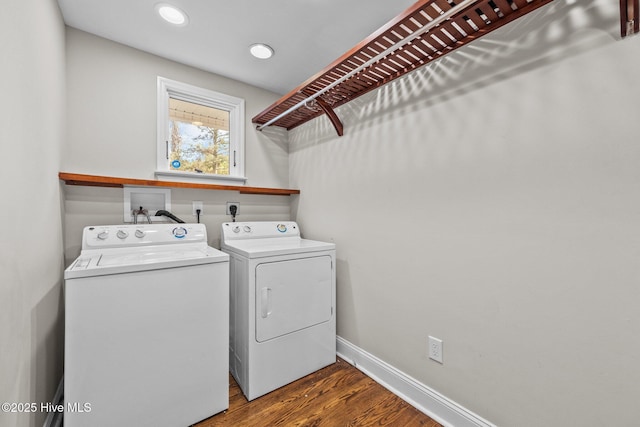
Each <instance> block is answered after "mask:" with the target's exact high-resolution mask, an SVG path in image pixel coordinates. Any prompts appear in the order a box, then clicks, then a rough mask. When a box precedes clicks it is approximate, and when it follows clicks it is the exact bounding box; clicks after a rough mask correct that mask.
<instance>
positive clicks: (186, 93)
mask: <svg viewBox="0 0 640 427" xmlns="http://www.w3.org/2000/svg"><path fill="white" fill-rule="evenodd" d="M157 86H158V119H157V125H158V129H157V139H158V142H157V159H156V163H157V166H156V168H157V169H156V173H155V174H156V176H157V177H161V178H162V179H170V180H179V181H191V182H203V181H208V182H211V183H215V181H218V182H222V183H228V182H229V181H234V182H235V183H242V184H244V183H245V181H246V180H247V178H246V177H245V176H244V149H245V139H244V122H245V116H244V99H242V98H236V97H235V96H230V95H225V94H224V93H219V92H215V91H213V90H209V89H203V88H200V87H197V86H193V85H190V84H187V83H182V82H178V81H175V80H170V79H167V78H164V77H158V85H157ZM170 97H171V98H174V99H180V100H182V101H188V102H193V103H197V104H201V105H205V106H207V107H213V108H217V109H219V110H225V111H228V112H229V135H230V138H229V175H214V174H202V173H196V172H180V171H175V170H171V169H170V168H169V161H168V152H169V139H170V138H171V136H170V135H169V98H170Z"/></svg>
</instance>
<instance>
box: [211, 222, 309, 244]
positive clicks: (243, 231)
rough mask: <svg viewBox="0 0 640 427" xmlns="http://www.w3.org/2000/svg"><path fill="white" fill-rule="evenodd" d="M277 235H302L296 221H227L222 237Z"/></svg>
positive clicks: (269, 236)
mask: <svg viewBox="0 0 640 427" xmlns="http://www.w3.org/2000/svg"><path fill="white" fill-rule="evenodd" d="M275 237H300V229H299V228H298V224H296V223H295V222H294V221H254V222H225V223H223V224H222V239H223V241H228V240H241V239H261V238H275Z"/></svg>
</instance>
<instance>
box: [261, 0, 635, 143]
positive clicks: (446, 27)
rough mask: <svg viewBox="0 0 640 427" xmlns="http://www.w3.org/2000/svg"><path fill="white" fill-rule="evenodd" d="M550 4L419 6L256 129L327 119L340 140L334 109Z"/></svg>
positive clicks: (423, 1) (480, 1) (280, 104)
mask: <svg viewBox="0 0 640 427" xmlns="http://www.w3.org/2000/svg"><path fill="white" fill-rule="evenodd" d="M551 1H552V0H462V1H459V0H456V1H455V2H454V1H452V0H420V1H417V2H416V3H415V4H414V5H413V6H411V7H410V8H409V9H407V10H406V11H405V12H404V13H402V14H400V15H398V16H397V17H395V18H394V19H393V20H391V21H389V22H388V23H387V24H386V25H384V26H383V27H382V28H380V29H379V30H378V31H376V32H375V33H373V34H372V35H371V36H369V37H368V38H366V39H365V40H363V41H362V42H360V43H359V44H358V45H356V46H355V47H354V48H353V49H351V50H350V51H348V52H347V53H345V54H344V55H342V56H341V57H340V58H338V59H337V60H335V61H334V62H333V63H332V64H330V65H329V66H328V67H326V68H325V69H324V70H322V71H320V72H319V73H318V74H316V75H315V76H313V77H311V78H310V79H309V80H307V81H306V82H304V83H302V84H301V85H300V86H298V87H297V88H295V89H293V90H292V91H291V92H289V93H288V94H286V95H285V96H283V97H282V98H280V99H279V100H278V101H276V102H275V103H274V104H272V105H271V106H269V107H267V108H266V109H265V110H264V111H262V112H261V113H260V114H258V115H256V116H255V117H254V118H253V119H252V120H253V123H255V124H257V125H258V128H259V129H261V128H262V126H266V124H267V123H270V124H271V125H273V126H279V127H283V128H286V129H287V130H289V129H292V128H294V127H296V126H300V125H301V124H303V123H305V122H307V121H309V120H311V119H314V118H315V117H318V116H320V115H322V114H327V116H328V117H329V120H330V121H331V123H332V124H333V126H334V127H335V129H336V132H337V133H338V135H342V131H343V130H342V123H341V122H340V119H339V118H338V117H337V115H335V113H334V112H333V110H334V109H335V108H336V107H339V106H340V105H343V104H345V103H347V102H349V101H351V100H353V99H355V98H357V97H359V96H361V95H364V94H365V93H367V92H369V91H371V90H373V89H376V88H378V87H380V86H382V85H384V84H387V83H389V82H390V81H392V80H395V79H397V78H399V77H401V76H403V75H405V74H407V73H409V72H411V71H413V70H415V69H417V68H419V67H421V66H423V65H425V64H428V63H429V62H431V61H434V60H437V59H439V58H441V57H443V56H444V55H446V54H448V53H450V52H453V51H454V50H455V49H457V48H459V47H461V46H464V45H466V44H468V43H471V42H473V41H474V40H477V39H478V38H479V37H482V36H484V35H486V34H489V33H490V32H492V31H494V30H496V29H498V28H500V27H502V26H503V25H505V24H508V23H509V22H511V21H513V20H515V19H518V18H520V17H522V16H524V15H526V14H528V13H530V12H533V11H534V10H536V9H538V8H539V7H541V6H543V5H545V4H547V3H549V2H551ZM621 1H623V0H621ZM624 1H631V0H624ZM633 1H637V0H633ZM363 13H366V11H363ZM445 18H446V19H445ZM314 97H315V98H314ZM289 110H291V111H289ZM280 116H281V117H280Z"/></svg>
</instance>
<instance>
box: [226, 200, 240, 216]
mask: <svg viewBox="0 0 640 427" xmlns="http://www.w3.org/2000/svg"><path fill="white" fill-rule="evenodd" d="M231 206H235V207H236V216H237V215H240V203H238V202H227V215H231Z"/></svg>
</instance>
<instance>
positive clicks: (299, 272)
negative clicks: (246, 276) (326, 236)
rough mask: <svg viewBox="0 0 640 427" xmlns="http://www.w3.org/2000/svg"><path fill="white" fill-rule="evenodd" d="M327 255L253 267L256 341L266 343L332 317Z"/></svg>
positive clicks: (329, 262)
mask: <svg viewBox="0 0 640 427" xmlns="http://www.w3.org/2000/svg"><path fill="white" fill-rule="evenodd" d="M331 278H332V265H331V257H330V256H328V255H325V256H319V257H313V258H302V259H294V260H287V261H277V262H270V263H265V264H259V265H258V266H257V267H256V340H257V341H258V342H264V341H268V340H271V339H274V338H277V337H280V336H283V335H286V334H290V333H292V332H296V331H299V330H301V329H304V328H308V327H310V326H313V325H317V324H319V323H323V322H326V321H328V320H330V319H331V316H332V307H331V301H332V295H331V288H332V286H331Z"/></svg>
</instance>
